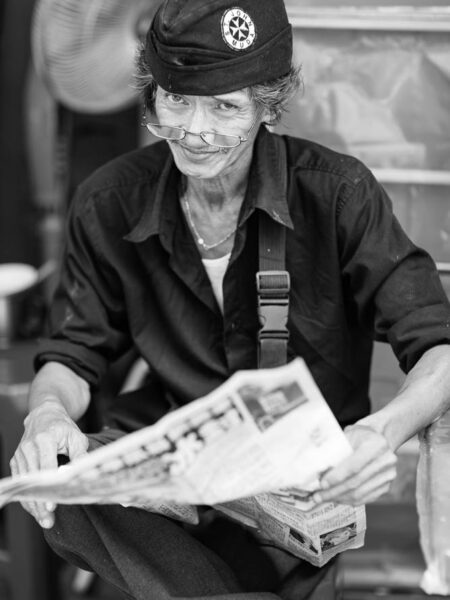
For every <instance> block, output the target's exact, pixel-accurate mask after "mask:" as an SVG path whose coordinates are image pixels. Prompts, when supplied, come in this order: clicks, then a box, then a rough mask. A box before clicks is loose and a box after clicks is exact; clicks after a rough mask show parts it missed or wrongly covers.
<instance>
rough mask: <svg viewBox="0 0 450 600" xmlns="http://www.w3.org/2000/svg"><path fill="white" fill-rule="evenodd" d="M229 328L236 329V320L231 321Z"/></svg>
mask: <svg viewBox="0 0 450 600" xmlns="http://www.w3.org/2000/svg"><path fill="white" fill-rule="evenodd" d="M230 329H231V331H236V329H237V323H236V321H233V322H232V323H231V325H230Z"/></svg>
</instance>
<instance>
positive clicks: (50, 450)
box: [36, 435, 58, 470]
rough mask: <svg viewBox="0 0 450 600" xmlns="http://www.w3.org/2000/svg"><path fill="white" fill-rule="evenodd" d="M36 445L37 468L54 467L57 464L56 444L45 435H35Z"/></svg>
mask: <svg viewBox="0 0 450 600" xmlns="http://www.w3.org/2000/svg"><path fill="white" fill-rule="evenodd" d="M36 446H37V449H38V454H37V461H38V469H39V470H44V469H56V468H57V466H58V454H57V445H56V443H55V442H54V440H53V439H52V438H49V437H48V436H47V435H37V436H36Z"/></svg>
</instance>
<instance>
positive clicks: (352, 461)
mask: <svg viewBox="0 0 450 600" xmlns="http://www.w3.org/2000/svg"><path fill="white" fill-rule="evenodd" d="M345 434H346V435H347V438H348V440H349V442H350V444H351V446H352V448H353V450H354V452H353V454H351V456H349V457H348V458H346V459H344V460H343V461H342V462H341V463H340V464H339V465H337V466H336V467H334V468H333V469H330V470H329V471H328V472H327V473H326V474H325V475H324V476H323V477H322V479H321V490H320V491H318V492H316V493H315V494H314V496H313V498H314V500H315V502H316V503H317V504H321V503H323V502H338V503H340V504H350V505H353V506H358V505H360V504H367V503H369V502H373V501H374V500H376V499H377V498H379V497H380V496H382V495H383V494H385V493H386V492H387V491H388V490H389V488H390V485H391V483H392V481H393V480H394V479H395V477H396V474H397V471H396V462H397V457H396V456H395V454H394V452H393V451H392V450H391V449H390V447H389V445H388V443H387V440H386V438H385V437H384V436H383V435H382V434H381V433H379V432H377V431H375V430H374V429H372V428H371V427H368V426H366V425H362V424H361V425H358V424H357V423H356V424H355V425H351V426H349V427H347V428H346V429H345Z"/></svg>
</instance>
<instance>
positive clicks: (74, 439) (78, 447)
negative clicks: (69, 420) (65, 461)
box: [67, 431, 89, 460]
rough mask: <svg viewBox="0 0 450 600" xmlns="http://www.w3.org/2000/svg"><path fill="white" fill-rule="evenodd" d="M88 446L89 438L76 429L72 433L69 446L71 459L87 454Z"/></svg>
mask: <svg viewBox="0 0 450 600" xmlns="http://www.w3.org/2000/svg"><path fill="white" fill-rule="evenodd" d="M88 447H89V440H88V438H87V436H85V435H84V434H83V433H81V432H80V431H75V432H72V433H71V434H70V436H69V439H68V448H67V449H68V451H69V452H68V454H69V458H70V460H75V458H80V457H81V456H84V455H85V454H87V451H88Z"/></svg>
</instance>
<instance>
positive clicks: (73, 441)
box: [10, 400, 88, 529]
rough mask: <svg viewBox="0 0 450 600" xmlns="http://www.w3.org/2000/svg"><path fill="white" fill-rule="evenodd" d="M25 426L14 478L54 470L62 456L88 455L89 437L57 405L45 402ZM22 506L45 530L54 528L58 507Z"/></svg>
mask: <svg viewBox="0 0 450 600" xmlns="http://www.w3.org/2000/svg"><path fill="white" fill-rule="evenodd" d="M24 425H25V433H24V434H23V436H22V439H21V441H20V444H19V446H18V448H17V450H16V452H15V454H14V456H13V458H12V459H11V462H10V467H11V473H12V474H13V475H22V474H24V473H30V472H32V471H39V470H42V469H54V468H56V467H57V466H58V454H64V455H66V456H68V457H69V459H70V460H73V459H74V458H77V457H79V456H82V455H83V454H85V453H86V452H87V448H88V439H87V437H86V436H85V435H84V434H83V433H81V431H80V429H79V428H78V426H77V425H76V423H75V422H74V421H73V420H72V419H71V418H70V417H69V415H68V414H67V412H66V410H65V408H64V407H63V406H62V405H61V404H60V403H58V402H57V401H54V400H50V401H48V402H44V403H43V404H41V405H40V406H38V407H37V408H35V409H34V410H32V411H31V412H30V413H29V415H28V416H27V418H26V419H25V423H24ZM22 506H23V507H24V509H25V510H26V511H28V512H29V513H30V514H31V515H32V516H33V517H34V518H35V519H36V521H37V522H38V523H39V524H40V525H41V526H42V527H44V528H47V529H49V528H50V527H52V526H53V524H54V521H55V518H54V514H53V511H54V510H55V505H53V504H49V503H47V504H43V503H38V502H27V503H23V504H22Z"/></svg>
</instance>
